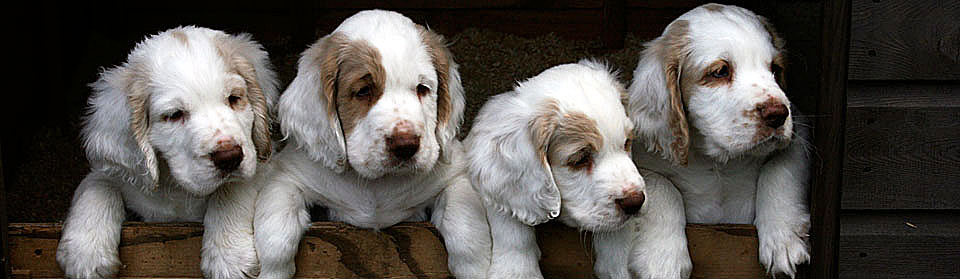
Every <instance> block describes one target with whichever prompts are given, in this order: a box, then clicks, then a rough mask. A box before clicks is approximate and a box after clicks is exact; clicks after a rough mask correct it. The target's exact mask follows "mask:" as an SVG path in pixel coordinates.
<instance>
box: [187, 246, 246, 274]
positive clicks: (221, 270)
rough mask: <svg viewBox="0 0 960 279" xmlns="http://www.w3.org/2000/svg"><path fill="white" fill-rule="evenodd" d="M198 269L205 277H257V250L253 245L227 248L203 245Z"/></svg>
mask: <svg viewBox="0 0 960 279" xmlns="http://www.w3.org/2000/svg"><path fill="white" fill-rule="evenodd" d="M201 258H202V260H201V265H200V269H202V270H203V275H204V277H206V278H215V279H228V278H257V275H259V274H260V263H259V262H258V261H257V251H256V249H254V248H253V245H252V244H250V245H246V247H243V248H238V247H233V248H227V247H212V249H207V247H204V249H203V255H202V257H201Z"/></svg>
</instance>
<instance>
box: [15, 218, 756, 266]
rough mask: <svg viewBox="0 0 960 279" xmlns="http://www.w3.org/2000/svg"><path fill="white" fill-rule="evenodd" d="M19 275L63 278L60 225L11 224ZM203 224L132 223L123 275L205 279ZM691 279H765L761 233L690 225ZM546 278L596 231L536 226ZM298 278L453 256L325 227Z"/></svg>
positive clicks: (424, 231) (431, 245)
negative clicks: (759, 243)
mask: <svg viewBox="0 0 960 279" xmlns="http://www.w3.org/2000/svg"><path fill="white" fill-rule="evenodd" d="M9 229H10V238H11V243H10V244H11V245H10V248H11V265H12V266H13V275H14V278H63V273H62V272H61V271H60V268H59V267H58V266H57V263H56V260H55V259H56V258H55V253H56V250H57V242H58V241H59V239H60V229H61V224H54V223H19V224H10V227H9ZM202 237H203V227H202V226H201V225H200V224H198V223H160V224H157V223H152V224H146V223H127V224H126V225H125V226H124V228H123V239H122V241H121V244H120V246H121V248H120V258H121V260H122V261H123V263H124V267H123V269H122V270H121V272H120V276H122V277H130V278H145V277H165V278H174V277H175V278H201V277H202V275H201V273H200V264H199V263H200V246H201V238H202ZM687 237H688V238H689V247H690V253H691V257H692V259H693V262H694V274H693V276H692V278H761V277H762V274H763V268H762V267H761V266H760V264H759V263H758V262H757V232H756V229H755V228H754V227H753V226H751V225H709V226H707V225H688V226H687ZM537 238H538V242H539V244H540V248H541V251H543V258H542V259H541V261H540V266H541V269H542V270H543V274H544V276H545V277H546V278H590V277H592V274H593V259H592V258H593V257H592V252H591V250H590V247H589V246H590V234H581V233H580V232H578V231H577V230H576V229H573V228H569V227H566V226H564V225H562V224H557V223H550V224H546V225H541V226H538V227H537ZM296 277H298V278H448V277H451V276H450V273H449V271H448V270H447V258H446V251H445V250H444V247H443V241H442V240H441V238H440V236H439V233H438V232H437V230H436V229H435V228H434V227H433V226H431V225H430V224H427V223H401V224H398V225H395V226H392V227H390V228H388V229H385V230H382V231H380V232H374V231H372V230H365V229H359V228H356V227H353V226H349V225H345V224H343V223H331V222H318V223H314V224H313V226H312V227H311V228H310V230H309V231H307V233H306V235H305V237H304V239H303V240H302V241H301V242H300V251H299V252H298V254H297V275H296Z"/></svg>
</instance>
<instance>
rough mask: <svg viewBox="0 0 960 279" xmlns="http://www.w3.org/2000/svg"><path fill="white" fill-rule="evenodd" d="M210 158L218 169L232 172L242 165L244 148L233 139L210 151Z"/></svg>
mask: <svg viewBox="0 0 960 279" xmlns="http://www.w3.org/2000/svg"><path fill="white" fill-rule="evenodd" d="M210 159H211V160H213V165H214V166H216V167H217V169H219V170H221V171H224V172H231V171H234V170H236V169H237V167H239V166H240V162H242V161H243V149H241V148H240V145H237V144H236V143H233V142H232V141H231V142H229V143H226V144H221V145H219V147H218V148H217V150H215V151H213V153H210Z"/></svg>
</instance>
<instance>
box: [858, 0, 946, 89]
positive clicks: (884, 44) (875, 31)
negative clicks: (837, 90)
mask: <svg viewBox="0 0 960 279" xmlns="http://www.w3.org/2000/svg"><path fill="white" fill-rule="evenodd" d="M853 2H854V5H853V10H852V18H853V25H852V27H851V28H852V33H851V41H850V79H852V80H958V79H960V1H956V0H920V1H872V0H854V1H853Z"/></svg>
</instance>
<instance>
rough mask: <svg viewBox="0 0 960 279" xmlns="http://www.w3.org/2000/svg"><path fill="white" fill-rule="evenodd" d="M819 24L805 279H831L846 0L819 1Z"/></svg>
mask: <svg viewBox="0 0 960 279" xmlns="http://www.w3.org/2000/svg"><path fill="white" fill-rule="evenodd" d="M822 5H823V6H822V13H821V15H822V22H821V24H820V34H821V37H820V38H821V42H820V45H821V47H820V55H821V56H820V71H819V72H820V78H819V81H820V88H819V94H817V95H818V99H817V107H816V111H815V113H814V115H816V116H818V118H816V123H815V125H814V131H813V132H814V148H815V149H814V150H816V151H817V156H814V158H815V159H816V160H815V161H814V163H813V164H814V168H813V181H812V184H811V189H810V215H811V218H810V220H811V227H810V240H811V243H812V246H811V251H810V258H811V260H810V267H809V268H807V269H803V268H801V275H803V276H804V277H805V278H837V236H838V232H839V225H840V224H839V223H840V215H839V210H840V187H841V185H843V176H842V169H843V160H844V158H843V154H844V146H843V139H844V137H845V135H844V133H843V130H844V125H845V123H844V121H845V119H844V117H845V116H846V111H845V110H846V104H847V100H846V99H847V64H848V62H847V59H848V58H847V55H846V53H847V52H848V49H849V47H850V0H840V1H823V3H822Z"/></svg>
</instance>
